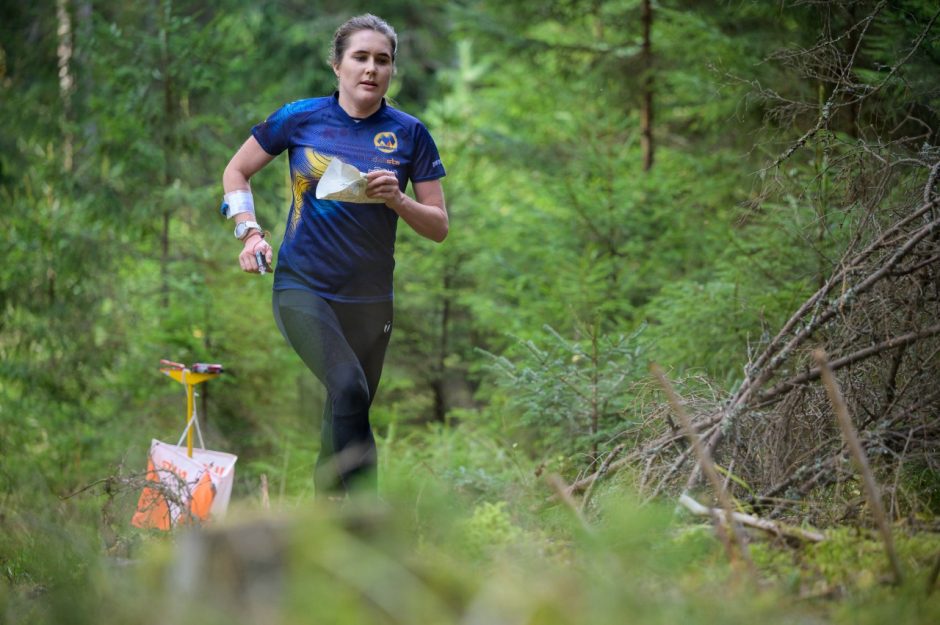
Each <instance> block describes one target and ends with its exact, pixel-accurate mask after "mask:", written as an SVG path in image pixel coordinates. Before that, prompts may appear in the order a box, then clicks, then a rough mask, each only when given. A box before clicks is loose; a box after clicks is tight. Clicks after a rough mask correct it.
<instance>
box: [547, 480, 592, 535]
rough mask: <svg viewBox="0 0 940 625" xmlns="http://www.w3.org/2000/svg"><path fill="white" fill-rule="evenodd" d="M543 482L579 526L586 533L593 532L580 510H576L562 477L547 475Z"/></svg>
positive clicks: (576, 507) (576, 505)
mask: <svg viewBox="0 0 940 625" xmlns="http://www.w3.org/2000/svg"><path fill="white" fill-rule="evenodd" d="M545 481H546V482H547V483H548V485H549V486H550V487H551V488H552V490H553V491H555V495H556V496H557V497H558V499H560V500H561V502H562V503H564V504H565V507H567V508H568V509H569V510H570V511H571V514H573V515H574V517H575V518H576V519H577V520H578V522H579V523H580V524H581V527H583V528H584V530H585V531H587V532H591V531H593V530H592V528H591V526H590V525H589V524H588V522H587V519H585V518H584V515H583V514H581V510H580V509H579V508H578V504H577V502H575V500H574V497H572V496H571V493H570V492H569V489H568V485H567V484H565V480H564V479H562V477H561V476H560V475H558V474H557V473H549V474H547V475H546V476H545Z"/></svg>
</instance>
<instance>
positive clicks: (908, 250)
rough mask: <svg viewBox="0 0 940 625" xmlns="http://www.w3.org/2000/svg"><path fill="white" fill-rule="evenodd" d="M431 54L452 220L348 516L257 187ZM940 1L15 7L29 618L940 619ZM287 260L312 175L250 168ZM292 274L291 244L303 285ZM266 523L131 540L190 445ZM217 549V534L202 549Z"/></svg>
mask: <svg viewBox="0 0 940 625" xmlns="http://www.w3.org/2000/svg"><path fill="white" fill-rule="evenodd" d="M366 12H370V13H374V14H376V15H379V16H381V17H382V18H384V19H385V20H387V21H388V22H389V23H390V24H391V25H392V26H394V28H395V29H396V30H397V32H398V35H399V50H398V55H397V59H396V73H395V75H394V78H393V80H392V84H391V88H390V90H389V92H388V98H389V102H390V103H391V104H393V105H394V106H395V107H397V108H400V109H401V110H403V111H406V112H408V113H410V114H412V115H415V116H416V117H418V118H419V119H421V120H422V121H423V122H424V124H425V125H426V126H427V127H428V129H429V130H430V132H431V133H432V135H433V137H434V139H435V141H436V143H437V145H438V147H439V149H440V152H441V157H442V159H443V163H444V165H445V167H446V169H447V176H446V177H445V178H443V180H442V182H443V186H444V191H445V194H446V199H447V211H448V214H449V219H450V231H449V235H448V237H447V239H446V240H445V241H444V242H443V243H441V244H436V243H434V242H432V241H429V240H427V239H425V238H422V237H421V236H419V235H418V234H416V233H415V232H413V231H412V230H411V229H410V228H407V227H404V226H399V228H398V238H397V242H396V249H395V259H396V263H397V264H396V269H395V301H394V307H395V329H394V332H393V334H392V338H391V344H390V346H389V350H388V356H387V358H386V361H385V368H384V372H383V375H382V382H381V385H380V387H379V390H378V393H377V395H376V397H375V401H374V403H373V405H372V409H371V421H372V426H373V428H374V430H375V434H376V437H377V442H378V454H379V455H378V458H379V460H378V462H379V495H380V500H379V501H372V500H362V501H357V500H355V499H352V500H350V501H348V502H346V503H342V504H336V503H330V502H327V501H324V500H322V499H316V500H315V499H314V482H313V473H314V465H315V462H316V458H317V453H318V446H319V431H320V419H321V416H322V415H321V410H322V405H323V402H324V399H325V392H324V390H323V388H322V387H321V386H320V384H319V383H318V382H317V380H316V379H315V378H314V377H313V375H312V374H311V373H310V372H309V371H308V369H307V368H306V367H305V366H304V364H303V362H301V360H300V359H299V358H298V357H297V355H296V354H295V353H294V352H293V351H292V350H291V348H290V347H289V346H288V345H287V343H286V342H285V341H284V339H283V338H282V336H281V334H280V332H279V331H278V328H277V327H276V325H275V323H274V320H273V318H272V312H271V291H272V284H271V281H272V277H271V275H270V274H266V275H257V274H250V273H245V272H243V271H242V270H241V268H240V267H239V263H238V253H239V251H240V247H239V244H238V242H237V241H235V240H234V239H233V237H232V228H231V222H230V221H227V220H226V219H224V218H223V217H222V216H221V215H220V213H219V205H220V201H221V199H222V193H223V191H222V185H221V177H222V171H223V169H224V168H225V166H226V163H227V162H228V161H229V159H230V158H231V156H232V154H233V153H234V152H235V150H236V149H237V148H238V146H240V145H241V144H242V142H244V141H245V139H246V138H247V137H248V136H249V134H250V132H251V129H252V127H253V126H254V125H255V124H258V123H259V122H261V121H263V120H264V119H265V118H266V117H267V116H268V115H270V114H271V113H272V112H273V111H275V110H277V109H278V107H280V106H282V105H283V104H284V103H287V102H293V101H296V100H300V99H304V98H310V97H318V96H325V95H329V94H331V93H332V92H333V91H334V90H335V89H336V76H335V75H334V73H333V71H332V70H331V68H330V65H329V62H328V55H329V50H330V43H331V41H332V37H333V33H334V31H335V30H336V28H337V26H338V25H339V24H341V23H342V22H344V21H345V20H346V19H348V18H349V17H351V16H353V15H357V14H361V13H366ZM938 20H940V7H938V5H937V3H936V2H932V1H930V0H698V1H695V2H693V1H692V0H556V1H550V2H529V1H522V0H500V1H497V0H424V1H423V2H420V3H417V2H400V1H396V0H375V1H373V2H359V1H357V0H350V1H346V2H338V1H336V0H310V1H307V2H299V1H297V0H257V1H255V2H250V3H248V2H236V1H235V0H199V1H196V0H143V1H141V2H118V1H115V0H55V1H54V2H53V1H43V0H40V1H38V2H36V3H23V2H4V3H2V5H0V115H2V119H3V120H4V123H3V128H4V130H3V132H2V133H0V230H2V231H3V233H4V241H5V242H6V243H5V244H4V245H3V252H2V256H3V262H2V265H0V623H11V624H13V623H17V624H19V623H24V624H26V623H29V624H33V623H35V624H45V623H56V624H66V623H75V624H85V623H100V622H107V623H122V624H124V623H127V624H140V625H144V624H149V623H166V622H172V623H179V624H188V623H200V624H201V625H204V624H207V623H226V624H231V623H245V624H256V623H257V624H261V623H264V624H265V625H269V624H276V623H321V622H322V623H333V624H340V625H341V624H346V623H348V624H353V623H370V624H371V623H377V624H378V623H380V624H394V623H402V624H412V623H430V624H435V625H437V624H442V625H446V624H454V625H457V624H461V625H469V624H473V625H476V624H480V625H484V624H485V625H502V624H506V625H511V624H519V625H522V624H532V625H563V624H564V625H567V624H571V625H574V624H577V625H591V624H595V623H596V624H610V623H669V624H673V623H691V624H696V625H698V624H702V625H705V624H710V623H721V624H723V625H727V624H734V623H753V622H762V623H770V624H776V623H812V624H815V623H845V624H848V623H852V624H853V625H854V624H863V625H864V624H872V625H875V624H882V623H886V622H891V623H893V624H896V625H902V624H914V623H937V622H940V582H938V574H940V384H938V383H937V381H938V380H940V23H938ZM251 184H252V190H253V193H254V198H255V205H256V210H257V213H258V217H259V219H260V220H263V223H264V224H265V225H266V227H267V228H269V229H270V230H271V236H270V238H269V240H271V241H272V245H274V247H275V251H276V250H277V245H278V241H280V240H281V238H282V237H283V235H284V231H285V226H286V219H287V213H288V209H289V208H290V205H291V199H292V195H291V189H290V183H289V177H288V166H287V162H286V157H285V156H280V157H278V158H277V159H276V160H275V161H273V162H272V163H271V165H270V166H268V167H266V168H265V169H263V170H262V171H260V172H259V173H258V174H257V175H256V176H255V177H253V178H252V181H251ZM275 264H276V260H275ZM161 359H167V360H170V361H175V362H179V363H185V364H187V365H188V364H190V363H219V364H222V365H223V366H224V373H223V374H222V375H221V376H219V377H218V378H217V379H213V380H210V381H208V382H206V383H204V384H201V385H199V386H198V387H197V390H196V393H197V395H196V397H195V398H194V405H195V409H196V412H197V413H198V416H199V424H200V426H201V435H202V436H204V438H205V446H206V447H207V448H210V449H213V450H218V451H223V452H226V453H230V454H234V455H236V456H237V457H238V460H237V464H236V468H235V477H234V483H233V487H232V494H231V502H230V505H229V509H228V513H227V514H226V516H225V517H224V518H218V519H212V520H211V521H210V522H208V523H206V524H183V526H181V527H178V528H174V529H173V530H172V531H169V532H163V531H157V530H147V529H140V528H138V527H135V526H134V525H132V524H131V517H132V516H133V515H134V511H135V507H136V506H137V505H138V497H139V496H140V494H141V491H142V488H144V487H145V486H146V484H147V481H146V475H147V471H146V469H147V461H148V450H149V449H150V445H151V441H152V440H153V439H157V440H160V441H164V442H167V443H170V444H173V443H174V442H175V441H177V439H178V438H179V437H180V435H181V433H183V432H184V428H185V427H186V395H185V392H184V389H183V386H181V385H180V384H177V383H175V382H174V381H173V380H171V379H169V378H168V377H167V375H164V374H163V373H161V370H160V361H161ZM190 525H193V526H190Z"/></svg>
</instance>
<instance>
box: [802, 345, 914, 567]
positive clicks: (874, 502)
mask: <svg viewBox="0 0 940 625" xmlns="http://www.w3.org/2000/svg"><path fill="white" fill-rule="evenodd" d="M813 358H814V359H815V360H816V364H817V365H819V369H820V371H821V372H822V380H823V384H824V385H825V386H826V391H827V392H828V394H829V401H831V402H832V408H833V410H834V411H835V413H836V419H837V420H838V421H839V427H840V428H841V429H842V435H843V436H844V437H845V444H846V446H847V447H848V448H849V453H850V454H851V455H852V458H853V459H854V460H855V465H856V468H857V469H858V472H859V473H860V474H861V476H862V484H863V485H864V487H865V494H866V495H867V497H868V505H869V506H870V507H871V511H872V515H874V517H875V522H876V523H877V524H878V529H880V530H881V537H882V539H883V540H884V544H885V551H886V552H887V554H888V560H889V561H890V563H891V569H892V570H893V572H894V583H895V584H900V583H901V580H902V575H901V564H900V562H899V561H898V555H897V553H896V552H895V550H894V539H893V538H892V536H891V527H890V525H888V518H887V516H886V515H885V510H884V506H883V505H882V503H881V492H880V491H879V490H878V484H876V483H875V477H874V475H873V474H872V472H871V467H870V466H869V465H868V458H867V457H866V456H865V452H864V451H863V450H862V444H861V442H860V441H859V439H858V432H857V431H856V430H855V425H853V423H852V418H851V417H850V416H849V409H848V407H847V406H846V405H845V400H844V399H843V398H842V393H841V392H840V391H839V385H838V383H837V382H836V378H835V375H834V374H833V373H832V369H831V368H830V367H829V363H828V361H827V359H826V353H825V352H824V351H822V350H821V349H818V350H816V351H814V352H813Z"/></svg>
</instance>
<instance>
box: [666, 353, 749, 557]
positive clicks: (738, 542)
mask: <svg viewBox="0 0 940 625" xmlns="http://www.w3.org/2000/svg"><path fill="white" fill-rule="evenodd" d="M650 369H651V370H652V372H653V375H654V376H655V377H656V379H657V380H658V381H659V383H660V385H661V386H662V387H663V391H664V392H665V393H666V398H667V399H668V400H669V405H670V406H672V411H673V413H674V414H675V416H676V418H677V419H678V420H679V423H680V424H681V426H682V430H683V432H684V433H685V436H686V438H687V439H688V440H689V445H690V446H691V447H692V451H693V452H694V453H695V457H696V459H697V460H698V464H699V466H700V467H701V468H702V472H703V473H704V474H705V475H706V477H707V478H708V481H709V482H710V483H711V485H712V488H713V489H714V491H715V496H716V497H717V498H718V502H719V503H720V504H721V507H722V508H723V509H724V511H725V515H726V516H725V520H726V521H728V522H727V523H721V522H720V520H719V519H718V518H717V517H716V519H715V527H716V528H718V530H719V533H720V534H721V536H722V538H723V542H724V543H725V548H726V549H727V551H728V557H729V558H730V560H731V562H732V563H733V564H734V563H737V562H738V557H740V559H741V560H742V561H744V562H745V563H746V564H747V565H748V566H751V567H752V566H753V564H752V563H751V559H750V557H749V556H748V553H747V546H746V545H745V544H744V541H743V540H742V539H741V536H740V535H739V534H738V532H737V531H736V530H735V528H734V523H733V519H734V516H733V512H734V507H733V505H732V503H731V498H730V497H729V496H728V493H727V491H725V489H724V487H723V485H722V483H721V478H720V477H719V475H718V472H717V471H715V465H714V463H713V462H712V459H711V456H710V455H709V453H708V451H707V450H706V448H705V447H704V446H703V445H702V441H701V440H699V436H698V434H697V433H696V432H695V430H694V429H693V428H692V421H691V420H690V419H689V416H688V415H687V414H686V413H685V409H684V408H683V407H682V403H681V402H680V401H679V396H678V395H676V392H675V391H674V390H673V388H672V385H671V384H670V383H669V380H667V379H666V374H665V373H663V370H662V369H661V368H660V367H659V365H657V364H656V363H653V364H652V365H651V366H650ZM724 528H726V529H727V531H728V534H729V535H730V538H729V539H725V537H724V534H723V529H724ZM732 545H733V546H732Z"/></svg>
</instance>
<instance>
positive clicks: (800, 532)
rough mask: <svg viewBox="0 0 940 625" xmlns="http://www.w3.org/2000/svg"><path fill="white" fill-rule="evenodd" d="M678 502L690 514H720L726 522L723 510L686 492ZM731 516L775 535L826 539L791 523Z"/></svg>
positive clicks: (803, 538) (747, 516)
mask: <svg viewBox="0 0 940 625" xmlns="http://www.w3.org/2000/svg"><path fill="white" fill-rule="evenodd" d="M679 503H680V504H682V506H683V507H685V509H686V510H688V511H689V512H691V513H692V514H695V515H698V516H710V517H712V518H714V517H715V516H720V517H722V518H724V519H725V521H726V522H727V516H726V515H725V511H724V510H716V509H714V508H709V507H707V506H703V505H702V504H700V503H699V502H697V501H696V500H695V499H693V498H692V497H689V496H688V495H686V494H683V495H680V496H679ZM731 518H732V519H734V520H735V521H737V522H738V523H740V524H741V525H747V526H748V527H756V528H757V529H760V530H764V531H765V532H770V533H771V534H773V535H775V536H788V537H790V538H798V539H799V540H805V541H808V542H813V543H818V542H822V541H824V540H826V537H825V536H823V535H822V534H820V533H819V532H813V531H811V530H804V529H801V528H799V527H793V526H791V525H786V524H784V523H777V522H775V521H770V520H768V519H762V518H760V517H757V516H754V515H752V514H743V513H741V512H734V513H733V514H732V515H731Z"/></svg>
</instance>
